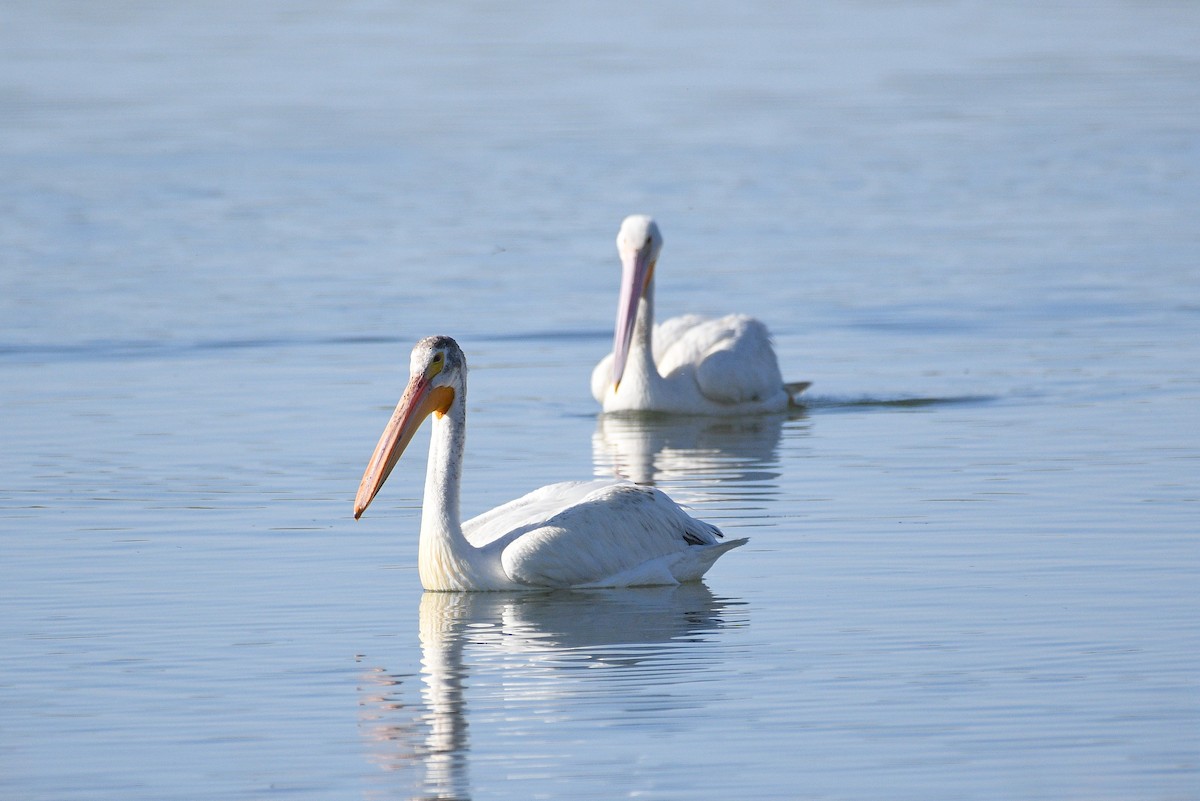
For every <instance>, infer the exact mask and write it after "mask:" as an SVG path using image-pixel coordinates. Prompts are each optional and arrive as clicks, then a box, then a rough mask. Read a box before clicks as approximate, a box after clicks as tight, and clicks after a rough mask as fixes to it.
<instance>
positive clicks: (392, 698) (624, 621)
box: [359, 583, 744, 799]
mask: <svg viewBox="0 0 1200 801" xmlns="http://www.w3.org/2000/svg"><path fill="white" fill-rule="evenodd" d="M741 606H742V604H741V602H739V601H735V600H730V599H719V598H716V597H714V596H713V594H712V593H711V592H710V591H709V589H708V588H707V587H706V586H705V585H704V584H702V583H691V584H683V585H679V586H674V587H647V588H637V589H621V590H589V591H570V590H564V591H556V592H549V593H471V592H462V593H457V592H426V593H424V595H423V596H422V598H421V604H420V612H419V637H420V649H421V666H420V670H419V674H416V673H405V672H393V671H390V670H388V669H387V668H385V667H382V666H380V667H375V668H372V669H370V670H368V671H367V672H366V673H365V674H364V675H363V677H362V684H361V685H360V688H359V692H360V696H361V697H360V701H359V707H360V726H361V729H362V731H363V734H364V736H365V737H366V739H367V741H368V742H369V744H370V757H371V761H372V762H374V763H375V764H377V765H378V766H379V767H380V768H382V769H383V770H384V771H386V772H387V774H388V775H389V776H390V777H391V778H388V779H386V780H385V781H380V782H373V783H372V785H373V786H374V787H375V789H376V792H374V793H372V794H371V795H372V796H373V797H405V798H412V797H416V798H422V799H468V798H470V797H471V779H470V775H469V767H470V765H469V762H470V759H469V758H470V753H471V745H470V736H469V732H470V726H471V725H472V724H474V725H475V726H476V728H477V729H478V730H479V731H480V732H481V734H480V735H479V736H483V737H485V741H486V742H487V743H488V748H489V749H491V750H494V749H495V748H496V747H497V744H498V743H501V744H503V745H501V746H500V747H502V748H511V749H513V754H514V755H515V756H521V757H523V758H524V759H526V760H527V759H528V758H529V755H528V753H527V752H526V748H527V746H528V745H529V742H530V738H533V741H534V742H536V741H537V738H539V737H543V738H545V737H547V736H553V728H552V727H553V726H554V725H555V724H556V723H557V722H561V721H564V720H570V719H572V718H577V717H578V716H580V715H584V714H590V715H595V714H600V715H605V714H612V715H616V716H619V717H620V718H622V719H627V718H629V717H631V716H633V717H636V716H637V715H639V714H651V712H650V711H649V710H650V709H651V708H653V710H654V712H653V714H655V715H660V714H663V712H664V710H666V711H669V710H670V703H671V701H670V699H671V698H673V697H674V695H673V694H672V693H671V692H670V687H671V685H673V684H683V683H686V682H691V681H696V680H698V677H700V676H703V674H704V673H705V672H707V671H710V670H712V669H713V668H714V667H715V666H717V665H719V664H721V663H723V661H724V653H723V651H722V649H721V648H720V645H719V643H718V642H716V640H715V637H714V636H713V635H715V633H716V632H718V631H719V630H721V629H725V628H727V627H730V626H738V625H744V612H743V611H742V610H741V609H740V607H741ZM418 675H419V679H420V682H419V685H418V682H417V681H416V678H417V676H418ZM468 684H469V690H468ZM418 686H419V690H418ZM631 687H632V688H635V689H633V690H632V691H631V689H630V688H631ZM418 696H419V697H418ZM677 703H678V704H679V705H680V708H687V707H688V705H689V704H690V703H692V701H689V700H688V696H687V694H680V695H679V697H678V699H677ZM664 704H666V706H664ZM548 726H549V727H551V728H549V729H548V728H547V727H548ZM399 774H402V775H403V777H404V778H403V779H402V780H399V781H396V780H397V779H400V776H399Z"/></svg>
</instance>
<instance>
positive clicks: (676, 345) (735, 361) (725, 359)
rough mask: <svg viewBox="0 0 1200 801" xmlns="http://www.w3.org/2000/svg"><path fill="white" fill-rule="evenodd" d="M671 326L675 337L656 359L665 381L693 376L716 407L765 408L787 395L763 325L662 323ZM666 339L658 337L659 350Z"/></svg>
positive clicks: (743, 321) (746, 321)
mask: <svg viewBox="0 0 1200 801" xmlns="http://www.w3.org/2000/svg"><path fill="white" fill-rule="evenodd" d="M676 321H682V322H678V323H677V322H676ZM687 322H691V323H692V324H691V325H685V323H687ZM668 326H673V327H674V328H673V330H674V331H675V332H677V333H675V336H674V339H672V340H669V341H664V342H663V350H662V355H661V356H659V357H657V363H658V370H659V372H660V373H661V374H662V375H663V376H664V377H670V376H672V375H673V374H677V373H680V372H683V371H688V370H691V371H693V373H694V375H695V379H696V385H697V386H698V387H699V389H700V392H701V394H702V395H704V397H706V398H708V399H710V400H712V401H715V402H717V403H725V404H737V403H763V402H767V401H770V400H772V399H776V400H777V399H778V398H777V397H776V396H778V395H780V394H784V389H783V376H782V374H781V373H780V372H779V361H778V360H777V359H776V358H775V351H774V349H773V348H772V347H771V335H770V332H768V331H767V327H766V326H765V325H763V323H762V322H760V321H759V320H756V319H754V318H753V317H748V316H746V315H744V314H730V315H727V316H725V317H719V318H716V319H711V320H706V319H703V318H697V317H696V316H695V315H687V316H686V317H683V318H675V319H673V320H668V321H667V322H665V323H663V328H664V329H665V328H667V327H668ZM663 339H665V338H662V337H658V336H657V332H656V337H655V343H656V345H657V343H658V342H659V341H660V340H663ZM656 350H657V348H656Z"/></svg>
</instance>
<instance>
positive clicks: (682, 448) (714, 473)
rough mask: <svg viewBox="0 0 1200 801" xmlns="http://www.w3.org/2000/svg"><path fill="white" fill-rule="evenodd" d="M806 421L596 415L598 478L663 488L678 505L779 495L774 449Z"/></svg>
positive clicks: (796, 415)
mask: <svg viewBox="0 0 1200 801" xmlns="http://www.w3.org/2000/svg"><path fill="white" fill-rule="evenodd" d="M807 425H808V422H807V420H806V419H805V416H804V413H803V412H802V411H799V410H793V411H792V412H791V413H789V414H768V415H747V416H745V417H704V416H678V415H665V414H651V413H623V414H602V415H599V416H598V418H597V423H596V431H595V433H594V434H593V435H592V460H593V464H594V471H595V474H596V475H597V476H614V477H617V478H625V479H629V480H630V481H633V482H635V483H637V484H645V485H648V486H657V487H662V488H664V489H668V488H669V492H670V493H671V494H672V496H674V497H676V499H677V500H679V501H680V502H685V503H691V504H696V503H705V502H715V503H720V502H722V501H730V500H736V501H751V502H752V503H754V504H755V505H759V504H761V503H762V502H765V501H767V500H770V499H771V498H772V497H773V496H774V495H776V494H777V493H778V478H779V475H780V470H779V455H778V450H779V443H780V439H781V437H782V436H783V432H784V429H785V427H786V428H787V430H788V431H789V432H790V433H795V432H803V431H805V430H807Z"/></svg>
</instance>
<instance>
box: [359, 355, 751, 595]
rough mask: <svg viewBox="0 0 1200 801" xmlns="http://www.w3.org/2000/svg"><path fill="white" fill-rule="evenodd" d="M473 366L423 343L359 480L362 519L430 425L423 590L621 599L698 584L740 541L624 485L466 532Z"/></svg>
mask: <svg viewBox="0 0 1200 801" xmlns="http://www.w3.org/2000/svg"><path fill="white" fill-rule="evenodd" d="M466 372H467V367H466V359H465V357H464V356H463V353H462V350H461V349H460V348H459V347H458V344H457V343H456V342H455V341H454V340H453V339H451V338H450V337H445V336H436V337H428V338H426V339H423V340H421V341H420V342H418V343H417V346H416V347H415V348H414V349H413V352H412V359H411V375H410V379H409V383H408V387H407V388H406V389H405V391H404V395H403V396H402V397H401V398H400V403H399V404H398V405H397V406H396V411H395V413H394V414H393V415H392V419H391V421H390V422H389V423H388V426H387V428H385V429H384V432H383V435H382V436H381V437H380V439H379V444H378V445H377V446H376V448H375V452H374V454H373V455H372V456H371V460H370V462H369V463H368V465H367V469H366V472H365V473H364V474H363V478H362V483H361V484H360V485H359V488H358V495H357V497H356V499H355V503H354V516H355V517H356V518H357V517H359V516H360V515H361V514H362V512H363V510H365V509H366V508H367V505H368V504H370V502H371V500H372V499H373V498H374V497H375V494H376V493H377V492H378V491H379V488H380V487H381V486H383V483H384V481H386V480H387V477H388V475H389V474H390V473H391V471H392V468H393V467H394V466H395V464H396V461H397V460H398V459H399V458H400V454H401V453H403V451H404V448H405V447H406V446H407V445H408V443H409V442H410V441H411V439H412V436H413V434H414V433H415V431H416V429H417V428H418V427H419V426H420V424H421V422H422V421H423V420H424V419H425V418H426V417H428V416H429V415H430V414H433V415H434V420H433V435H432V437H431V439H430V444H429V466H428V469H427V472H426V480H425V499H424V505H423V509H422V515H421V535H420V543H419V561H418V568H419V572H420V575H421V583H422V585H423V586H424V587H425V589H427V590H512V589H529V588H537V587H620V586H636V585H654V584H675V583H679V582H685V581H695V580H697V579H699V578H700V577H701V576H703V575H704V573H705V572H706V571H707V570H708V569H709V568H710V567H712V564H713V563H714V562H715V561H716V560H717V558H718V557H719V556H720V555H721V554H722V553H724V552H725V551H728V550H730V549H732V548H736V547H737V546H739V545H742V544H744V543H745V542H746V540H745V539H739V540H731V541H729V542H720V541H719V538H720V537H721V536H722V534H721V532H720V530H719V529H717V528H716V527H715V526H712V525H709V524H708V523H704V522H702V521H699V520H696V519H695V518H693V517H691V516H690V515H689V514H687V513H686V512H685V511H684V510H683V509H681V508H680V507H679V505H678V504H676V503H675V502H674V501H672V500H671V499H670V498H668V497H667V496H666V495H665V494H663V493H662V492H660V491H659V490H656V489H653V488H650V487H642V486H638V485H636V484H630V483H628V482H613V481H608V480H601V481H569V482H563V483H560V484H551V485H549V486H546V487H542V488H541V489H539V490H535V491H533V492H531V493H529V494H528V495H525V496H523V497H521V498H518V499H517V500H515V501H510V502H509V503H506V504H503V505H502V506H498V507H496V508H495V509H493V510H491V511H490V512H485V513H484V514H481V515H479V516H478V517H474V518H472V519H470V520H468V521H466V522H465V523H462V522H460V516H459V486H460V483H461V477H462V461H463V458H462V457H463V447H464V443H465V434H466Z"/></svg>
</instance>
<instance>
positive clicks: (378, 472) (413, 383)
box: [354, 375, 454, 520]
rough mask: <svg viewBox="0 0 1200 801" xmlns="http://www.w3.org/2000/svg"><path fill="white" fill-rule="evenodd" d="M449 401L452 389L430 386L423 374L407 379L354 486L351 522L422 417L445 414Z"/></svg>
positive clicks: (384, 477) (356, 516) (356, 517)
mask: <svg viewBox="0 0 1200 801" xmlns="http://www.w3.org/2000/svg"><path fill="white" fill-rule="evenodd" d="M453 402H454V390H453V389H451V388H450V387H431V386H430V384H429V379H428V378H427V377H426V376H424V375H414V376H413V377H412V378H411V379H410V380H409V382H408V386H407V387H405V389H404V394H403V395H401V396H400V402H399V403H398V404H396V411H394V412H393V413H392V419H391V420H390V421H388V424H387V428H385V429H383V434H382V436H380V437H379V444H378V445H376V446H375V452H374V453H373V454H371V461H370V462H368V463H367V470H366V472H365V473H363V477H362V481H361V482H360V483H359V485H358V494H357V495H356V496H355V498H354V519H355V520H357V519H358V518H359V517H360V516H361V515H362V513H363V512H364V511H366V508H367V507H368V506H370V504H371V501H372V500H374V498H375V494H376V493H377V492H379V488H380V487H382V486H383V482H385V481H387V478H388V476H389V475H391V473H392V468H393V467H395V466H396V462H398V461H399V460H400V454H402V453H404V449H405V448H407V447H408V443H409V442H411V441H412V438H413V434H415V433H417V429H418V428H420V427H421V423H422V422H424V421H425V418H426V417H428V416H429V415H430V414H432V413H434V412H436V413H437V414H438V416H441V415H443V414H445V413H446V410H447V409H449V408H450V404H451V403H453Z"/></svg>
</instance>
